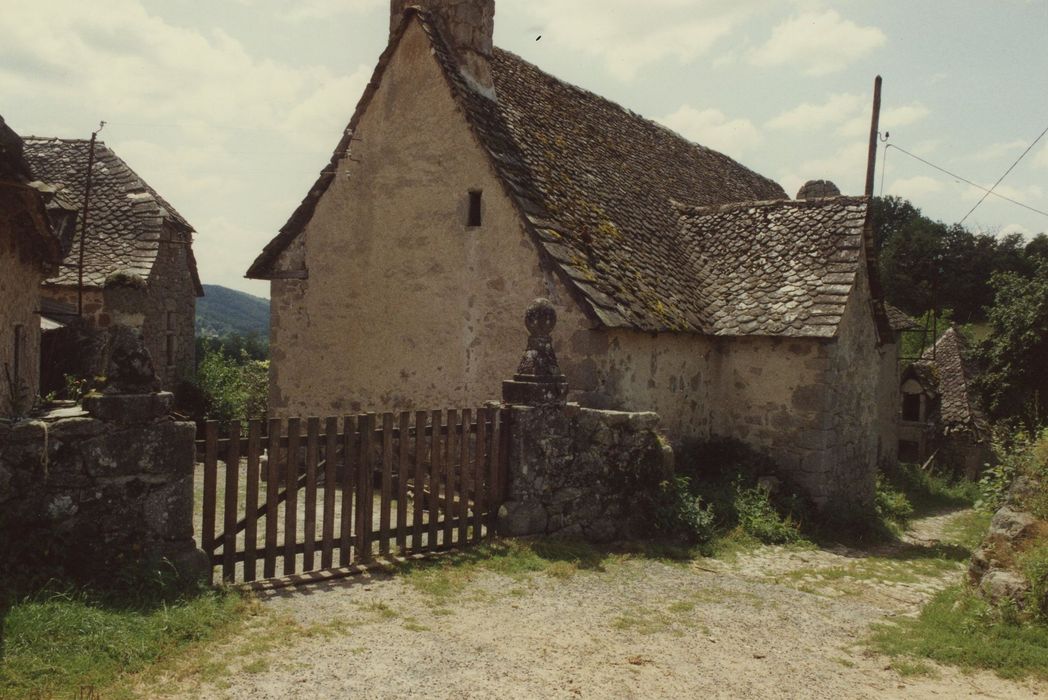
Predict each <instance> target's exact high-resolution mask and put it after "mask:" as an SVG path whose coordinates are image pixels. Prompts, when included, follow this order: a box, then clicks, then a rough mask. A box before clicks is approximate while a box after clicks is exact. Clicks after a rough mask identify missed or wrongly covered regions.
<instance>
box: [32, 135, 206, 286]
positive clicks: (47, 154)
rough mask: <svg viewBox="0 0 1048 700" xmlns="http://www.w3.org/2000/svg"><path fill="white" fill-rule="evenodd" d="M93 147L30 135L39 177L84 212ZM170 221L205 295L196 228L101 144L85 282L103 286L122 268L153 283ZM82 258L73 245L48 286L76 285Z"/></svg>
mask: <svg viewBox="0 0 1048 700" xmlns="http://www.w3.org/2000/svg"><path fill="white" fill-rule="evenodd" d="M89 147H90V142H89V141H86V140H83V139H58V138H41V137H33V136H30V137H27V138H26V140H25V155H26V158H27V160H28V161H29V164H30V166H31V167H32V168H33V173H34V175H35V177H37V178H38V179H40V180H43V181H44V182H45V183H47V185H49V186H50V187H51V188H55V187H58V188H59V189H60V190H61V192H62V194H63V195H64V196H65V198H66V199H67V200H72V201H74V202H75V204H76V207H77V208H78V209H82V207H83V204H84V187H85V184H86V183H85V174H86V171H87V160H88V151H89ZM165 222H168V223H170V224H172V225H173V226H174V227H175V228H176V229H178V230H180V231H181V232H182V233H183V234H184V240H185V241H186V244H187V245H188V246H189V249H188V253H189V255H188V258H189V263H190V265H189V266H190V270H189V272H190V274H191V275H192V278H193V284H194V286H195V287H196V289H197V294H198V295H202V294H203V288H202V287H201V285H200V278H199V276H198V274H197V268H196V260H195V258H194V257H193V249H192V246H191V242H192V234H193V227H192V226H190V225H189V223H188V222H187V221H186V220H185V219H183V218H182V216H181V215H180V214H179V213H178V212H177V211H175V208H174V207H172V206H171V205H170V204H168V203H167V202H166V201H165V200H164V198H163V197H161V196H160V195H159V194H157V192H156V191H155V190H154V189H153V188H152V187H150V186H149V185H148V184H146V182H145V181H144V180H142V178H141V177H139V176H138V175H137V174H136V173H135V172H134V171H133V170H132V169H131V168H130V167H128V165H127V163H125V162H124V161H123V160H122V159H121V158H120V157H119V156H117V155H116V154H115V153H114V152H113V151H112V150H111V149H110V148H109V147H108V146H106V145H105V143H103V142H101V141H98V142H96V143H95V163H94V172H93V176H92V184H91V211H90V215H89V216H88V230H87V236H86V239H85V247H84V251H85V252H84V284H85V285H86V286H88V287H101V286H102V285H103V284H104V282H105V279H106V277H108V276H109V275H110V274H112V273H113V272H117V271H119V270H126V271H130V272H134V273H136V274H138V275H140V276H141V277H142V278H143V279H148V278H149V273H150V271H151V270H152V268H153V263H154V262H155V261H156V257H157V253H158V252H159V250H160V245H161V243H160V240H161V232H162V228H163V225H164V223H165ZM77 225H78V226H79V222H78V224H77ZM77 236H79V230H78V231H77ZM78 240H79V239H78ZM168 245H173V244H168ZM78 254H79V245H72V247H71V248H70V250H69V252H68V254H67V255H66V258H65V260H64V262H63V264H62V268H61V270H60V272H59V273H58V275H57V276H55V277H53V278H51V279H50V280H48V283H49V284H55V285H76V284H77V262H78Z"/></svg>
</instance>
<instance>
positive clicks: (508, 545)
mask: <svg viewBox="0 0 1048 700" xmlns="http://www.w3.org/2000/svg"><path fill="white" fill-rule="evenodd" d="M615 556H616V555H614V554H612V553H611V552H610V551H609V550H606V549H600V548H597V547H594V546H593V545H590V544H588V543H585V542H581V541H578V540H568V539H519V540H496V541H493V542H488V543H484V544H481V545H479V546H477V547H473V548H471V549H470V550H469V551H465V552H459V553H455V554H451V555H448V556H445V557H440V558H439V559H432V560H425V561H418V562H407V563H405V564H403V565H401V566H400V570H401V573H402V575H403V577H404V581H405V582H406V583H407V584H408V585H410V586H411V587H413V588H414V589H415V590H417V591H418V592H420V593H423V594H425V595H427V596H429V597H431V598H433V599H434V600H435V604H437V605H440V604H443V603H445V602H447V600H448V599H450V598H452V597H457V596H458V595H459V594H460V593H461V592H462V591H463V590H464V589H465V588H466V587H467V586H468V585H469V584H470V582H472V581H473V580H474V579H476V578H477V576H478V575H479V574H481V573H484V572H490V573H495V574H500V575H502V576H506V577H508V578H511V579H513V580H515V581H518V582H521V583H523V582H524V581H526V579H527V578H528V577H529V576H531V575H533V574H545V575H547V576H550V577H552V578H556V579H561V580H565V579H569V578H571V577H573V576H575V575H576V574H577V573H578V572H579V571H584V570H591V571H602V570H604V567H605V562H606V561H607V560H608V559H609V558H613V557H615ZM511 592H512V594H513V595H516V596H520V595H524V593H525V590H524V589H523V588H521V586H519V585H518V586H515V587H514V588H513V589H511Z"/></svg>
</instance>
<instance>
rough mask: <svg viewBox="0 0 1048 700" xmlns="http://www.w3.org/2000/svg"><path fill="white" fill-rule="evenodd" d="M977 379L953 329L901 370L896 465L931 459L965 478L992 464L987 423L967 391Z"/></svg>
mask: <svg viewBox="0 0 1048 700" xmlns="http://www.w3.org/2000/svg"><path fill="white" fill-rule="evenodd" d="M975 374H976V367H975V365H974V364H973V363H972V361H971V358H970V356H969V348H968V344H967V342H966V341H965V339H964V336H963V335H961V334H960V333H959V332H958V331H957V329H956V328H954V327H951V328H949V329H947V330H946V332H945V333H943V334H942V336H940V337H939V340H938V341H936V342H935V345H934V346H932V347H930V348H928V349H927V350H925V351H924V354H923V355H922V356H921V359H920V360H918V361H917V362H914V363H913V364H912V365H910V366H909V367H907V368H906V369H904V370H903V372H902V377H901V381H902V386H901V392H902V413H901V421H900V423H899V459H902V460H904V461H907V462H918V463H921V462H925V461H927V460H929V459H932V458H934V459H935V462H936V463H938V464H941V465H945V466H947V467H949V468H951V469H953V470H956V471H957V473H958V474H963V475H964V476H967V477H968V478H975V477H976V476H977V475H978V473H979V472H980V471H981V470H982V467H983V465H984V464H986V463H987V462H990V461H991V460H992V459H993V452H992V449H991V434H990V421H989V420H988V419H987V417H986V413H985V412H984V411H983V407H982V404H981V402H980V399H979V397H978V396H977V395H976V394H975V393H974V392H973V391H972V389H971V382H972V379H973V378H974V377H975Z"/></svg>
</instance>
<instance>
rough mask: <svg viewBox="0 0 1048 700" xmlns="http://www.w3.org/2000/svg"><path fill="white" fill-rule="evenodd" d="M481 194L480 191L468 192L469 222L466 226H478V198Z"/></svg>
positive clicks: (479, 221)
mask: <svg viewBox="0 0 1048 700" xmlns="http://www.w3.org/2000/svg"><path fill="white" fill-rule="evenodd" d="M482 194H483V193H482V192H481V191H480V190H470V191H469V221H468V222H467V226H471V227H476V226H480V223H481V219H480V198H481V195H482Z"/></svg>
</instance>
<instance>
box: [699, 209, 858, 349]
mask: <svg viewBox="0 0 1048 700" xmlns="http://www.w3.org/2000/svg"><path fill="white" fill-rule="evenodd" d="M866 209H867V207H866V200H865V199H864V198H861V197H833V198H827V199H806V200H787V201H772V202H744V203H740V204H727V205H721V206H717V207H685V208H683V209H682V214H681V220H680V229H681V234H682V235H681V240H682V248H683V249H684V250H686V251H688V252H689V259H688V269H689V270H690V271H691V274H692V276H693V277H694V279H695V280H697V287H698V291H699V296H700V297H701V298H702V299H704V300H705V301H706V310H707V312H708V314H709V316H710V318H709V321H708V332H709V333H712V334H714V335H754V334H756V335H781V336H806V337H823V338H829V337H833V335H834V334H835V333H836V332H837V324H838V323H839V322H840V320H841V316H843V314H844V307H845V305H846V304H847V302H848V297H849V295H850V294H851V290H852V287H853V285H854V284H855V280H856V275H857V273H858V271H859V266H860V263H861V260H862V253H863V248H862V236H863V229H864V227H865V224H866Z"/></svg>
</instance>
